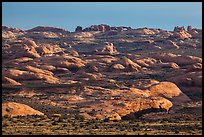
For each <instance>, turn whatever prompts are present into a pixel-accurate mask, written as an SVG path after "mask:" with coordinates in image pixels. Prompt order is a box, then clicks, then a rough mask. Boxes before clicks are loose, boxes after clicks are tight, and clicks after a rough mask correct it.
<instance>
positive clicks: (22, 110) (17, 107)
mask: <svg viewBox="0 0 204 137" xmlns="http://www.w3.org/2000/svg"><path fill="white" fill-rule="evenodd" d="M5 115H8V116H11V117H14V116H27V115H44V113H42V112H40V111H38V110H35V109H33V108H31V107H30V106H28V105H25V104H21V103H16V102H6V103H2V116H5Z"/></svg>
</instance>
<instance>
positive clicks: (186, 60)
mask: <svg viewBox="0 0 204 137" xmlns="http://www.w3.org/2000/svg"><path fill="white" fill-rule="evenodd" d="M149 56H151V57H152V58H155V59H158V60H161V61H163V62H174V63H176V64H178V65H179V66H180V65H190V64H195V63H202V59H201V58H199V57H196V56H188V55H176V54H172V53H151V54H149Z"/></svg>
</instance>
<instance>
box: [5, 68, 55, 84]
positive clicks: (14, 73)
mask: <svg viewBox="0 0 204 137" xmlns="http://www.w3.org/2000/svg"><path fill="white" fill-rule="evenodd" d="M2 74H3V76H6V77H9V78H12V79H14V80H44V81H45V82H48V83H56V82H58V79H57V78H55V77H53V76H52V75H49V74H43V73H36V72H30V71H22V70H17V69H9V70H8V71H3V72H2Z"/></svg>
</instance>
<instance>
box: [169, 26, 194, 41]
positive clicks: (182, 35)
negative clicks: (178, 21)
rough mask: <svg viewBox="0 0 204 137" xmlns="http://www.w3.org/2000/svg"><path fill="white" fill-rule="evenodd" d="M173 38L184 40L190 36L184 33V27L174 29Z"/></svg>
mask: <svg viewBox="0 0 204 137" xmlns="http://www.w3.org/2000/svg"><path fill="white" fill-rule="evenodd" d="M171 37H174V38H181V39H185V38H191V37H192V36H191V34H189V33H188V32H186V30H185V28H184V27H178V26H177V27H175V28H174V33H173V36H171Z"/></svg>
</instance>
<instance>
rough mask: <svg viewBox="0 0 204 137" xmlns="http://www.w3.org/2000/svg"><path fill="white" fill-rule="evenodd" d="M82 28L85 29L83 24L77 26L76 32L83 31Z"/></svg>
mask: <svg viewBox="0 0 204 137" xmlns="http://www.w3.org/2000/svg"><path fill="white" fill-rule="evenodd" d="M82 30H83V29H82V27H81V26H77V27H76V29H75V32H82Z"/></svg>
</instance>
